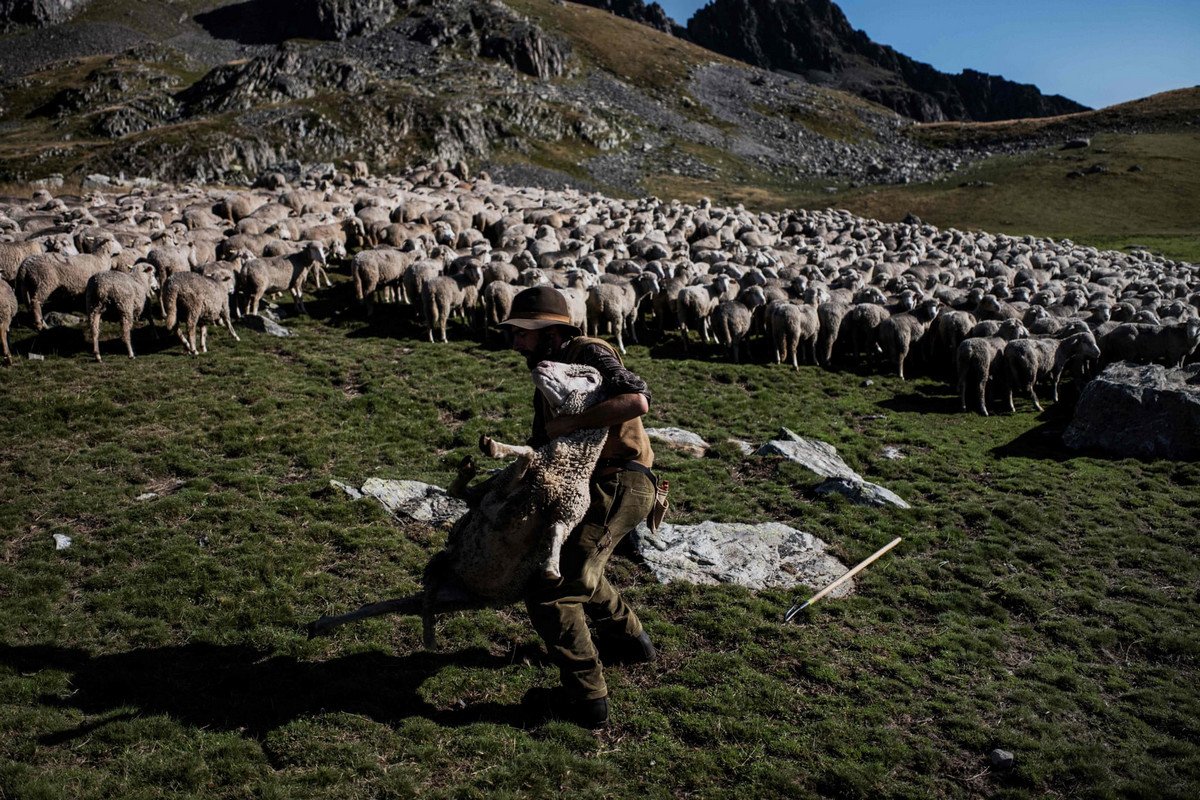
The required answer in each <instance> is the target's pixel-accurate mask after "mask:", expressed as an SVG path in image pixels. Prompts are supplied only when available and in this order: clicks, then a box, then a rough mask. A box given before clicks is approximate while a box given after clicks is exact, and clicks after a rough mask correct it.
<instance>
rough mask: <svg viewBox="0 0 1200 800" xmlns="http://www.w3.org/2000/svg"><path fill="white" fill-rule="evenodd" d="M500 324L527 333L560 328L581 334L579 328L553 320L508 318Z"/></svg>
mask: <svg viewBox="0 0 1200 800" xmlns="http://www.w3.org/2000/svg"><path fill="white" fill-rule="evenodd" d="M500 324H501V325H510V326H512V327H514V328H521V329H522V330H527V331H540V330H541V329H543V328H553V327H560V328H568V329H570V330H572V331H574V332H575V335H576V336H578V335H580V334H581V333H583V331H581V330H580V329H579V328H577V327H575V326H574V325H572V324H571V323H569V322H559V321H558V320H555V319H511V318H510V319H506V320H504V322H501V323H500Z"/></svg>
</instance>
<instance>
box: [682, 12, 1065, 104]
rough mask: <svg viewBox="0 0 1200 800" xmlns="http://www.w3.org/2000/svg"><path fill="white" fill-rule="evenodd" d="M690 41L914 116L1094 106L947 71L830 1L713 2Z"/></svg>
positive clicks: (692, 24) (693, 25)
mask: <svg viewBox="0 0 1200 800" xmlns="http://www.w3.org/2000/svg"><path fill="white" fill-rule="evenodd" d="M687 33H688V38H690V39H691V40H692V41H694V42H696V43H697V44H699V45H701V46H703V47H707V48H709V49H710V50H715V51H716V52H718V53H722V54H724V55H727V56H730V57H732V58H736V59H739V60H741V61H745V62H747V63H749V64H754V65H756V66H760V67H765V68H767V69H772V70H786V71H788V72H796V73H800V74H802V75H805V76H807V77H809V78H810V79H812V80H814V81H817V82H821V83H828V84H831V85H833V86H835V87H837V88H841V89H846V90H847V91H851V92H854V93H855V94H858V95H859V96H861V97H865V98H867V99H868V100H872V101H874V102H877V103H880V104H881V105H885V106H887V107H888V108H891V109H893V110H895V111H897V112H899V113H901V114H904V115H905V116H907V117H911V118H913V119H916V120H919V121H922V122H933V121H940V120H948V119H954V120H966V119H972V120H980V121H984V120H998V119H1012V118H1018V117H1041V116H1051V115H1056V114H1066V113H1070V112H1074V111H1083V110H1086V108H1085V106H1082V105H1080V104H1078V103H1076V102H1074V101H1072V100H1068V99H1067V98H1065V97H1061V96H1058V95H1053V96H1048V95H1044V94H1042V93H1041V92H1040V91H1039V90H1038V89H1037V87H1036V86H1031V85H1029V84H1020V83H1015V82H1013V81H1009V80H1006V79H1005V78H1002V77H1000V76H997V75H986V74H984V73H982V72H976V71H974V70H966V71H964V72H963V73H962V74H960V75H950V74H947V73H944V72H940V71H938V70H936V69H934V68H933V67H931V66H930V65H928V64H924V63H922V62H919V61H915V60H913V59H911V58H909V57H908V56H906V55H904V54H902V53H898V52H896V51H895V50H894V49H892V48H891V47H887V46H886V45H880V44H876V43H875V42H873V41H871V39H870V37H868V36H867V35H866V34H865V33H864V32H862V31H858V30H854V29H853V28H852V27H851V26H850V22H849V21H848V20H847V19H846V16H845V14H843V13H842V10H841V9H840V8H838V6H837V5H836V4H835V3H832V2H830V0H713V2H711V3H710V4H709V5H707V6H705V7H704V8H701V9H700V10H699V11H697V12H696V14H695V16H693V17H692V18H691V19H690V20H689V21H688V26H687Z"/></svg>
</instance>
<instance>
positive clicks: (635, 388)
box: [502, 286, 656, 728]
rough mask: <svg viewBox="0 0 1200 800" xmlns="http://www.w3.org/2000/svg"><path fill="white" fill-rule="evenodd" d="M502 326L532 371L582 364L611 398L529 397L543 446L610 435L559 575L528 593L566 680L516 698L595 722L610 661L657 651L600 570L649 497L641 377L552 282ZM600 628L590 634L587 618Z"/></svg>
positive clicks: (601, 718) (535, 443)
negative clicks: (593, 335)
mask: <svg viewBox="0 0 1200 800" xmlns="http://www.w3.org/2000/svg"><path fill="white" fill-rule="evenodd" d="M502 324H503V325H506V326H508V327H509V328H511V330H512V334H513V343H512V348H513V349H514V350H516V351H517V352H518V353H520V354H521V355H523V356H524V357H525V362H526V364H528V366H529V368H530V369H531V370H532V369H533V368H535V367H536V366H537V365H538V364H539V363H540V362H542V361H559V362H563V363H568V364H587V365H588V366H591V367H594V368H596V369H597V370H598V371H599V372H600V374H601V376H602V378H603V380H604V388H605V390H606V394H607V396H608V397H607V399H606V400H603V401H602V402H600V403H598V404H596V405H595V406H592V407H591V408H589V409H588V410H587V411H585V412H583V413H582V414H576V415H571V416H561V417H550V415H549V414H548V412H547V408H546V406H545V401H544V400H542V398H541V397H540V395H535V397H534V416H533V435H532V436H531V437H530V441H529V444H530V446H532V447H539V446H541V445H543V444H545V443H547V442H549V441H550V440H552V439H555V438H558V437H560V436H563V435H566V434H569V433H571V432H573V431H576V430H582V429H588V428H608V430H609V434H608V439H607V440H606V441H605V443H604V449H603V450H602V452H601V454H600V461H599V463H598V465H597V467H596V471H595V472H594V473H593V475H592V481H591V505H590V506H589V508H588V511H587V514H586V516H585V517H584V518H583V521H582V522H581V523H580V524H579V525H578V527H576V528H575V530H573V531H572V532H571V534H570V536H569V537H568V538H567V540H566V542H565V543H564V544H563V547H562V556H561V559H560V572H561V573H562V578H561V579H559V580H556V581H550V580H540V579H535V581H534V583H533V584H531V586H530V588H529V590H528V593H527V595H526V598H525V605H526V607H527V608H528V609H529V616H530V620H531V621H532V622H533V627H534V629H535V630H537V632H538V635H540V636H541V637H542V640H543V641H544V642H545V643H546V649H547V651H548V652H549V654H550V658H551V659H552V660H553V661H554V663H555V664H557V666H558V668H559V673H560V679H561V682H562V685H561V686H560V687H558V688H557V689H553V690H544V689H533V690H530V691H529V692H528V693H527V694H526V695H525V698H524V699H523V700H522V703H523V704H524V705H525V706H526V707H527V708H529V709H530V711H531V712H532V713H534V714H535V715H537V716H539V717H543V718H544V717H546V716H553V717H557V718H560V719H566V720H569V721H572V722H575V723H577V724H580V725H582V726H584V727H589V728H596V727H600V726H602V725H604V724H605V722H606V721H607V720H608V687H607V685H606V684H605V681H604V670H603V666H602V664H601V654H603V657H604V658H605V660H607V661H610V662H612V661H623V662H625V663H636V662H648V661H653V660H654V658H655V656H656V653H655V650H654V646H653V645H652V644H651V642H650V637H649V636H648V635H647V634H646V632H645V631H644V630H643V629H642V623H641V621H640V620H638V617H637V615H636V614H635V613H634V612H633V609H631V608H630V607H629V605H628V604H627V603H626V602H625V600H624V599H623V598H622V597H621V594H620V592H618V591H617V590H616V589H615V588H613V586H612V585H611V584H610V583H609V582H608V579H607V578H605V577H604V568H605V566H606V565H607V563H608V557H609V555H610V554H611V553H612V551H613V548H614V547H616V546H617V544H618V543H619V542H620V541H621V540H622V539H623V538H624V537H625V535H626V534H628V533H629V532H630V531H631V530H633V528H634V527H636V526H637V524H638V523H639V522H641V521H642V520H644V519H646V517H647V516H648V515H649V513H650V510H651V508H652V507H653V505H654V498H655V480H654V476H653V473H651V471H650V468H651V467H652V466H653V465H654V452H653V451H652V450H651V448H650V441H649V439H648V438H647V437H646V432H645V430H644V429H643V428H642V421H641V417H642V415H644V414H645V413H646V411H647V410H648V409H649V404H650V391H649V389H648V388H647V387H646V382H645V381H643V380H642V379H641V378H639V377H638V376H637V375H635V374H634V373H632V372H630V371H629V370H627V369H625V367H624V366H623V365H622V363H621V360H620V357H619V356H618V355H617V353H616V351H615V350H614V349H613V348H612V347H611V346H610V345H609V344H608V343H607V342H605V341H603V340H600V339H590V338H587V337H584V336H581V335H580V333H581V332H580V330H579V328H577V327H575V326H573V325H572V324H571V317H570V308H569V307H568V305H567V301H566V298H564V297H563V295H562V294H561V293H560V292H559V291H558V290H557V289H554V288H552V287H549V286H536V287H533V288H530V289H526V290H524V291H522V292H521V293H519V294H518V295H517V296H516V297H515V298H514V299H513V304H512V311H511V313H510V314H509V317H508V319H507V320H505V321H504V322H503V323H502ZM589 618H590V619H591V620H592V623H593V624H594V625H595V627H596V639H595V640H593V638H592V634H591V632H590V631H589V630H588V624H587V620H588V619H589Z"/></svg>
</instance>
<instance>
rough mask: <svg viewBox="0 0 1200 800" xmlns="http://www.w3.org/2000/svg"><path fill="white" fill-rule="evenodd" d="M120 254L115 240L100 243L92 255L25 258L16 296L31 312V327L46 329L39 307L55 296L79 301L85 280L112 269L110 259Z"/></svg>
mask: <svg viewBox="0 0 1200 800" xmlns="http://www.w3.org/2000/svg"><path fill="white" fill-rule="evenodd" d="M120 252H121V245H119V244H118V243H117V242H116V240H115V239H106V240H104V241H103V242H101V243H100V245H99V249H98V250H97V251H96V252H95V253H83V254H80V255H62V254H59V253H43V254H41V255H34V256H30V257H29V258H26V259H25V260H24V261H22V262H21V266H20V267H18V268H17V285H16V287H15V288H16V290H17V294H18V296H19V297H20V298H21V300H22V301H23V302H24V303H25V305H26V306H28V307H29V310H30V311H31V312H33V327H34V328H35V329H37V330H39V331H40V330H42V329H43V328H45V327H46V326H45V323H44V322H42V305H43V304H44V303H45V302H46V301H47V300H48V299H50V296H51V295H53V294H54V293H56V292H61V293H65V294H67V295H70V296H72V297H76V298H79V299H82V298H83V294H84V292H85V291H87V282H88V278H90V277H92V276H93V275H95V274H96V273H97V272H102V271H104V270H107V269H111V268H112V265H113V259H114V258H115V257H116V256H117V255H118V254H119V253H120Z"/></svg>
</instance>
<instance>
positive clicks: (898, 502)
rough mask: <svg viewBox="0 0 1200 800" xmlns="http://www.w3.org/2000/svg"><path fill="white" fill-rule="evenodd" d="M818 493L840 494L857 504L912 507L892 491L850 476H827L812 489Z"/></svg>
mask: <svg viewBox="0 0 1200 800" xmlns="http://www.w3.org/2000/svg"><path fill="white" fill-rule="evenodd" d="M813 491H814V492H816V493H817V494H819V495H824V494H840V495H842V496H843V497H845V498H846V499H847V500H849V501H850V502H851V503H854V504H855V505H858V506H876V507H882V506H896V507H897V508H912V506H910V505H909V504H908V503H906V502H904V500H903V499H902V498H901V497H900V495H898V494H896V493H895V492H893V491H892V490H891V489H885V488H883V487H882V486H880V485H878V484H875V483H870V482H869V481H864V480H857V481H856V480H851V479H850V478H827V479H826V480H824V481H822V482H821V483H820V484H818V485H817V487H816V488H815V489H813Z"/></svg>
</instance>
